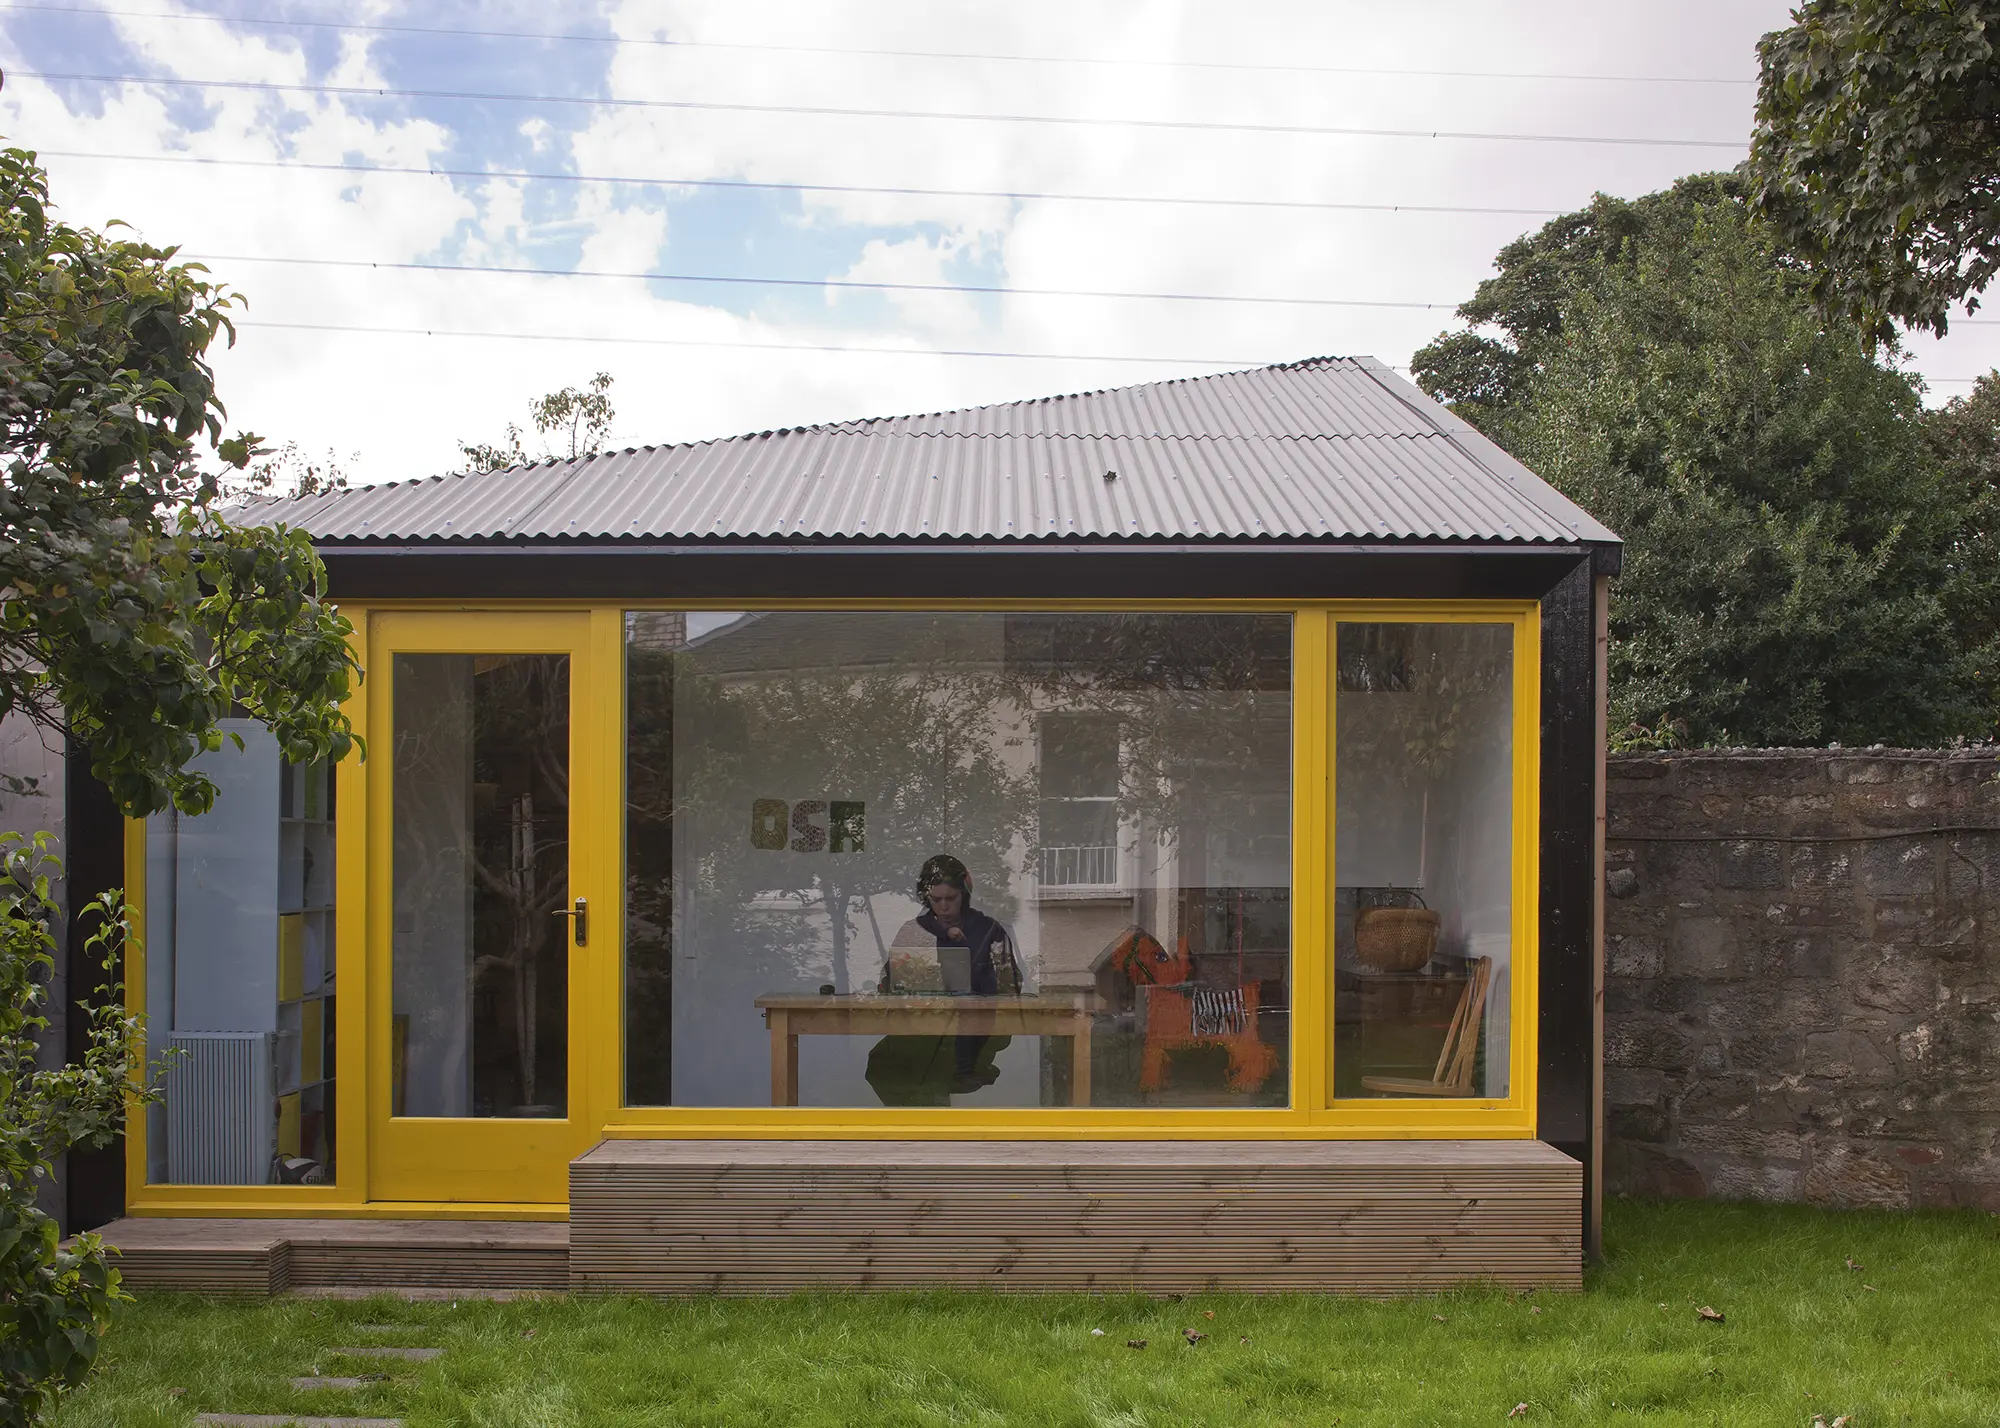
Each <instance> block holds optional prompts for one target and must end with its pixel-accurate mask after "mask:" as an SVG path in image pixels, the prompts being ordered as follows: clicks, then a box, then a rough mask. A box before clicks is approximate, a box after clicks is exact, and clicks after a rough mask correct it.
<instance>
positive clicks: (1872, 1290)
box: [1861, 1284, 1882, 1294]
mask: <svg viewBox="0 0 2000 1428" xmlns="http://www.w3.org/2000/svg"><path fill="white" fill-rule="evenodd" d="M1861 1287H1862V1288H1863V1289H1865V1290H1867V1291H1868V1292H1869V1293H1870V1294H1880V1293H1881V1292H1882V1291H1881V1290H1879V1289H1877V1288H1876V1287H1875V1286H1874V1285H1872V1284H1864V1285H1862V1286H1861Z"/></svg>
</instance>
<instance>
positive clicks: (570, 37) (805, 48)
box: [0, 3, 1757, 85]
mask: <svg viewBox="0 0 2000 1428" xmlns="http://www.w3.org/2000/svg"><path fill="white" fill-rule="evenodd" d="M0 8H5V9H9V10H38V11H42V12H45V13H48V14H54V15H108V16H115V17H117V18H119V19H131V20H210V21H216V22H221V23H224V24H231V25H263V26H265V27H267V28H279V29H297V30H342V31H354V32H357V33H363V34H386V35H444V36H450V37H452V38H455V39H475V40H546V41H556V42H559V43H565V44H594V45H611V46H625V45H633V46H642V45H643V46H648V47H652V48H658V49H677V50H678V49H686V50H753V51H761V52H767V53H775V54H802V55H857V56H869V57H883V58H891V59H942V60H982V61H994V62H998V63H1006V64H1068V65H1094V66H1108V67H1112V68H1121V69H1122V68H1145V69H1210V70H1223V71H1233V72H1239V73H1247V74H1365V75H1382V76H1385V77H1388V78H1413V79H1423V78H1434V79H1523V80H1535V81H1545V80H1576V81H1582V82H1588V83H1602V84H1736V85H1745V84H1755V83H1757V81H1756V80H1754V79H1707V78H1702V77H1699V76H1694V75H1671V74H1553V73H1537V72H1523V71H1520V70H1480V69H1382V68H1376V67H1371V66H1361V65H1308V64H1239V63H1232V62H1230V61H1226V60H1162V59H1108V58H1105V57H1102V56H1094V55H1020V54H994V53H989V52H985V51H975V50H894V49H858V48H851V47H848V46H845V45H773V44H749V43H744V42H739V41H730V40H668V39H659V38H656V37H653V36H647V35H586V34H579V33H576V32H574V31H568V32H563V31H538V30H460V29H448V28H443V27H439V26H431V25H374V24H365V23H362V22H360V21H355V20H275V19H270V18H268V17H266V16H262V15H212V14H185V13H183V14H167V13H162V12H158V11H150V10H112V9H103V8H99V7H96V6H76V5H37V4H26V3H21V4H9V5H6V6H4V7H0Z"/></svg>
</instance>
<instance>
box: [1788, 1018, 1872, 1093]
mask: <svg viewBox="0 0 2000 1428" xmlns="http://www.w3.org/2000/svg"><path fill="white" fill-rule="evenodd" d="M1799 1056H1800V1059H1801V1060H1802V1061H1803V1062H1804V1070H1805V1073H1806V1074H1807V1075H1808V1076H1816V1077H1822V1078H1824V1079H1826V1080H1830V1081H1863V1082H1866V1081H1887V1080H1889V1079H1890V1078H1891V1076H1892V1074H1893V1070H1894V1068H1893V1066H1892V1065H1891V1063H1890V1061H1889V1058H1888V1057H1887V1056H1885V1055H1883V1054H1882V1051H1881V1049H1880V1048H1879V1047H1877V1046H1876V1045H1875V1043H1874V1042H1873V1041H1871V1040H1870V1039H1869V1038H1868V1037H1867V1036H1865V1035H1863V1034H1862V1033H1861V1032H1859V1031H1818V1032H1814V1033H1813V1034H1812V1035H1810V1036H1808V1037H1806V1039H1805V1044H1804V1045H1803V1046H1801V1047H1800V1049H1799Z"/></svg>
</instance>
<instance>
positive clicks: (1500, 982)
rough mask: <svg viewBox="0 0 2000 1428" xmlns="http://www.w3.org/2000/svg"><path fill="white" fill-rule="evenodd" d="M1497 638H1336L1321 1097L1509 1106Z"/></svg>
mask: <svg viewBox="0 0 2000 1428" xmlns="http://www.w3.org/2000/svg"><path fill="white" fill-rule="evenodd" d="M1513 635H1514V632H1513V627H1512V626H1511V625H1499V624H1342V625H1340V626H1339V633H1338V641H1339V651H1338V671H1339V673H1338V679H1337V681H1336V686H1337V692H1336V702H1335V707H1334V721H1335V730H1336V733H1335V741H1334V742H1335V758H1334V778H1335V797H1334V825H1335V843H1334V873H1335V877H1336V878H1337V880H1338V884H1339V885H1338V887H1337V888H1336V889H1335V895H1334V926H1335V945H1334V1094H1335V1095H1336V1096H1337V1097H1395V1096H1404V1097H1463V1096H1494V1097H1498V1096H1505V1095H1506V1094H1507V1093H1508V1074H1507V1072H1508V1060H1509V1034H1510V1023H1509V1019H1508V1006H1509V1002H1510V998H1511V992H1512V986H1513V969H1514V950H1515V949H1514V945H1513V898H1514V781H1513V765H1514V697H1513V689H1514V658H1515V654H1514V638H1513Z"/></svg>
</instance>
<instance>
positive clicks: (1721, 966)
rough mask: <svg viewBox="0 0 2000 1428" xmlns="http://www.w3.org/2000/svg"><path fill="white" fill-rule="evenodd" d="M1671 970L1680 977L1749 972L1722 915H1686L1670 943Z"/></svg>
mask: <svg viewBox="0 0 2000 1428" xmlns="http://www.w3.org/2000/svg"><path fill="white" fill-rule="evenodd" d="M1667 970H1668V971H1669V972H1671V973H1672V974H1673V975H1674V976H1677V977H1707V978H1718V979H1722V978H1729V977H1740V976H1743V975H1745V974H1746V973H1747V972H1748V970H1749V969H1748V968H1747V967H1746V966H1745V965H1744V958H1743V956H1742V954H1741V951H1740V949H1739V946H1738V943H1737V939H1736V938H1734V937H1732V936H1731V935H1730V927H1729V924H1728V922H1726V921H1725V920H1724V919H1722V918H1720V917H1684V918H1682V919H1681V920H1680V924H1679V925H1678V926H1677V927H1675V928H1674V932H1673V938H1672V940H1671V942H1670V943H1669V944H1668V947H1667Z"/></svg>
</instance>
